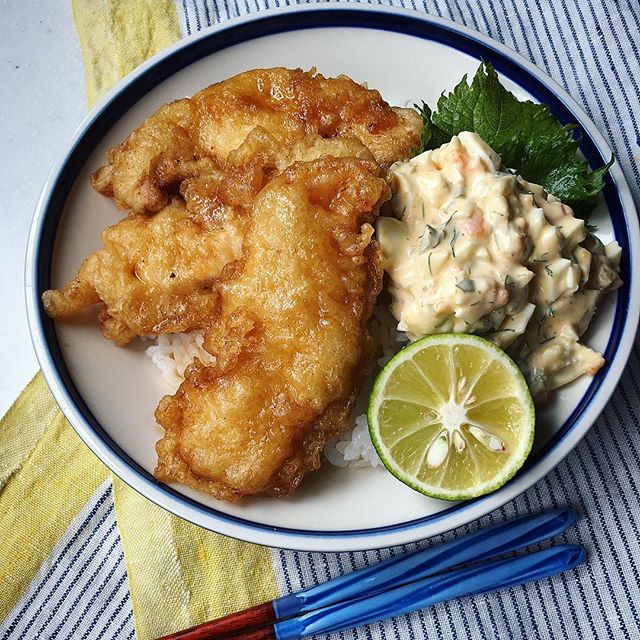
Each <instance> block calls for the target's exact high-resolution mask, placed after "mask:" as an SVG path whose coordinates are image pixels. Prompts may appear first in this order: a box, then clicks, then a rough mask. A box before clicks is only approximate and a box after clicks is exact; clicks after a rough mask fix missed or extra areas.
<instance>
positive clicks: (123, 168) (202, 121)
mask: <svg viewBox="0 0 640 640" xmlns="http://www.w3.org/2000/svg"><path fill="white" fill-rule="evenodd" d="M256 127H262V128H263V129H264V130H265V131H267V132H268V133H269V134H270V135H271V136H272V137H273V138H274V139H275V140H276V141H278V142H279V143H282V144H284V145H291V144H292V143H293V142H295V141H297V140H301V139H302V138H304V136H306V135H308V134H315V135H319V136H320V137H322V138H335V137H348V138H356V139H358V140H360V141H361V142H363V143H364V144H365V145H366V146H367V147H368V148H369V150H370V151H371V153H372V154H373V156H374V157H375V159H376V161H377V162H379V163H381V164H390V163H392V162H394V161H396V160H404V159H407V158H408V157H409V155H410V152H411V150H412V149H413V148H415V147H417V146H418V144H419V141H420V132H421V128H422V121H421V118H420V117H419V115H418V114H417V113H416V112H415V111H414V110H413V109H400V108H391V107H390V106H389V105H388V104H387V103H386V102H385V101H384V100H383V99H382V98H381V97H380V94H379V93H378V91H374V90H370V89H366V88H365V87H363V86H362V85H359V84H357V83H356V82H354V81H353V80H351V79H349V78H347V77H346V76H340V77H338V78H324V77H323V76H321V75H320V74H316V73H315V72H314V71H310V72H303V71H302V70H300V69H297V70H291V69H284V68H275V69H257V70H254V71H246V72H244V73H241V74H239V75H237V76H235V77H233V78H230V79H228V80H225V81H223V82H219V83H216V84H213V85H211V86H209V87H207V88H206V89H203V90H202V91H200V92H198V93H196V94H195V95H194V96H193V97H192V98H185V99H182V100H177V101H176V102H172V103H169V104H166V105H164V106H163V107H161V108H160V109H159V110H158V111H157V112H156V113H154V114H153V115H152V116H150V117H149V118H147V119H146V120H145V121H144V122H143V123H142V125H140V127H138V129H136V130H135V131H133V133H131V135H130V136H129V137H128V138H127V139H126V140H125V141H124V142H123V143H122V144H120V145H119V146H117V147H114V148H112V149H110V150H109V152H108V154H107V160H108V164H107V165H106V166H104V167H101V168H100V169H98V170H97V171H96V172H95V173H94V175H93V177H92V181H93V185H94V187H95V188H96V189H97V190H98V191H99V192H100V193H103V194H104V195H108V196H114V197H115V200H116V203H117V204H118V206H119V207H121V208H125V209H128V208H130V209H132V210H134V211H137V212H151V213H153V212H157V211H159V210H161V209H162V208H163V207H164V206H165V205H166V204H167V202H168V201H169V198H170V196H171V193H172V192H173V191H176V190H177V186H178V185H179V183H180V181H181V180H182V179H184V178H185V177H190V176H193V175H196V174H197V175H202V174H203V172H204V171H205V170H208V169H210V168H211V166H212V164H213V163H214V162H215V161H219V160H225V159H226V158H227V157H228V156H229V154H230V153H231V152H232V151H233V150H235V149H237V148H238V147H240V145H241V144H242V143H243V142H244V141H245V139H246V138H247V136H248V135H249V134H250V133H251V132H252V131H253V130H254V129H255V128H256Z"/></svg>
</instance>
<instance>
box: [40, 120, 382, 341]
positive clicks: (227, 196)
mask: <svg viewBox="0 0 640 640" xmlns="http://www.w3.org/2000/svg"><path fill="white" fill-rule="evenodd" d="M326 154H329V155H332V156H336V157H339V156H347V157H351V156H353V157H361V158H363V159H365V160H367V159H372V156H371V154H370V153H369V151H368V150H367V148H366V147H365V146H364V145H363V144H362V143H361V142H360V141H358V140H356V139H348V138H345V139H332V140H323V139H322V138H319V137H317V136H307V137H305V138H303V139H302V140H300V141H298V142H296V143H295V144H294V145H292V146H291V147H284V146H282V145H279V144H278V143H276V141H275V140H274V139H273V138H272V136H270V135H269V134H268V133H267V132H266V131H265V130H263V129H260V128H256V129H254V131H253V132H252V133H251V134H250V135H249V136H248V137H247V139H246V141H245V142H244V143H243V144H242V145H241V147H240V148H239V149H237V150H235V151H233V152H232V153H231V154H230V155H229V158H228V159H227V162H225V163H220V164H216V165H213V164H212V165H210V166H208V167H201V169H202V172H203V173H202V175H198V174H197V172H196V171H193V176H192V177H189V178H186V179H183V180H182V182H181V184H180V194H178V195H176V196H172V200H171V202H170V203H169V204H168V205H166V206H165V207H164V208H163V209H162V210H161V211H160V212H159V213H157V214H156V215H155V216H148V215H145V214H140V213H131V214H130V215H129V216H128V217H126V218H124V219H123V220H121V221H120V222H118V223H117V224H115V225H113V226H111V227H108V228H107V229H105V230H104V232H103V234H102V240H103V242H104V245H105V246H104V248H103V249H100V250H99V251H97V252H95V253H93V254H91V255H90V256H89V257H88V258H87V259H86V260H85V261H84V263H83V264H82V266H81V267H80V270H79V272H78V275H77V276H76V278H75V279H74V280H71V281H70V282H68V283H67V284H66V285H65V287H64V288H63V289H62V290H52V291H46V292H45V293H44V294H43V297H42V298H43V303H44V306H45V309H46V311H47V313H48V314H49V315H50V316H51V317H53V318H56V319H62V320H63V319H65V318H70V317H72V316H74V315H76V314H78V313H80V312H81V311H83V310H84V309H86V308H87V307H89V306H91V305H94V304H96V303H98V302H102V303H104V308H103V309H102V310H101V312H100V315H99V321H100V326H101V329H102V333H103V334H104V336H105V337H106V338H108V339H110V340H113V341H114V342H115V343H116V344H118V345H124V344H127V343H128V342H129V341H130V340H132V339H133V338H134V337H135V336H148V335H152V334H155V335H158V334H162V333H178V332H185V331H192V330H194V329H205V330H207V329H209V328H210V327H211V326H213V325H214V324H215V322H216V318H217V316H218V299H219V294H218V291H217V286H218V284H217V283H218V281H219V280H220V279H221V278H222V277H223V274H224V270H225V268H227V267H229V268H231V265H232V264H233V263H234V262H235V261H237V260H239V259H240V258H241V257H242V243H243V239H244V230H245V227H246V224H247V221H248V219H249V217H250V215H251V208H252V206H253V199H254V197H255V196H256V194H257V193H258V192H259V191H260V189H262V187H263V186H264V185H265V184H266V182H268V180H269V179H271V178H272V177H273V176H274V175H277V173H278V172H280V171H281V170H282V169H284V168H285V167H287V166H289V165H290V164H291V163H293V162H295V161H298V160H302V161H308V160H312V159H315V158H318V157H321V156H323V155H326Z"/></svg>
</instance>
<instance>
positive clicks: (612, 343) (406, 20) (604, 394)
mask: <svg viewBox="0 0 640 640" xmlns="http://www.w3.org/2000/svg"><path fill="white" fill-rule="evenodd" d="M325 27H352V28H353V27H356V28H362V29H377V30H385V31H392V32H396V33H400V34H404V35H408V36H413V37H418V38H422V39H427V40H433V41H437V42H439V43H442V44H444V45H447V46H450V47H452V48H455V49H457V50H459V51H463V52H464V53H466V54H468V55H470V56H472V57H474V58H476V59H478V60H480V59H484V60H488V61H490V62H491V63H492V64H493V65H494V66H495V68H496V69H497V70H498V71H499V72H500V73H501V74H502V75H504V76H506V77H508V78H510V79H511V80H512V81H514V82H515V83H516V84H518V85H519V86H521V87H522V88H523V89H525V90H526V91H527V92H528V93H530V94H531V95H533V96H534V97H535V98H536V99H537V100H539V101H540V102H544V103H545V104H547V105H549V106H550V108H551V110H552V112H553V113H554V115H555V116H556V117H557V118H558V119H559V120H560V121H561V122H563V123H567V122H575V123H578V124H579V125H580V128H581V130H582V132H583V139H582V142H581V146H580V148H581V151H582V152H583V153H584V155H585V157H586V158H587V160H588V161H589V162H590V164H591V166H600V165H602V164H604V163H605V162H606V161H607V160H608V159H609V154H610V151H609V149H608V147H607V145H606V143H605V141H604V139H603V138H602V136H600V134H599V133H598V132H597V131H596V130H595V129H594V127H593V125H592V124H591V123H590V122H589V120H588V118H587V116H586V115H585V114H584V113H583V112H582V111H581V110H580V108H579V107H578V106H577V105H576V104H575V103H574V102H573V100H572V99H571V98H570V97H569V95H568V94H567V93H566V92H565V91H564V90H562V89H561V88H560V87H558V86H557V85H556V84H555V83H554V82H553V81H551V80H550V79H548V78H547V77H546V76H544V75H543V74H542V73H541V72H540V71H539V70H537V69H536V68H535V67H533V65H531V64H530V63H528V62H527V61H526V60H524V59H523V58H521V57H520V56H518V55H517V54H515V53H513V52H512V51H510V50H509V49H507V48H506V47H505V46H503V45H500V44H498V43H496V42H494V41H492V40H490V39H489V38H487V37H485V36H482V35H480V34H477V33H475V32H473V31H471V30H469V29H467V28H464V27H460V26H458V25H456V24H454V23H452V22H449V21H446V20H443V19H440V18H434V17H431V16H428V15H426V14H422V13H418V12H414V11H407V10H399V9H390V8H375V9H374V8H371V7H354V6H342V5H336V4H328V5H323V6H320V7H318V6H315V7H314V6H308V7H296V8H286V9H280V10H271V11H268V12H264V13H261V14H260V15H259V16H257V17H245V18H239V19H236V20H233V21H231V22H229V23H226V24H224V25H223V26H219V27H212V28H211V29H208V30H206V31H203V32H201V33H199V34H196V35H194V36H191V37H190V38H187V39H185V40H183V41H181V42H179V43H177V44H176V45H174V46H173V47H171V48H169V49H168V50H167V51H166V52H164V53H162V54H159V55H158V56H155V57H154V58H152V59H150V60H149V61H147V62H146V63H145V64H144V65H142V66H141V67H140V68H138V69H137V70H136V71H134V72H133V73H132V74H130V76H128V77H127V78H125V79H124V80H123V81H122V82H121V83H119V84H118V85H117V86H116V87H115V88H114V89H113V90H112V91H111V92H110V93H109V94H108V95H107V96H106V97H105V98H104V99H103V100H102V102H101V103H100V104H99V105H97V106H96V107H95V108H94V109H93V111H92V112H91V113H90V114H89V116H88V117H87V118H86V120H85V121H84V123H83V124H82V125H81V127H80V129H79V130H78V132H77V134H76V136H75V139H74V142H73V144H72V146H71V149H70V151H69V153H68V155H67V157H66V158H65V159H64V160H63V162H62V163H61V164H60V165H59V167H57V168H56V169H55V170H54V171H53V172H52V174H51V177H50V178H49V180H48V182H47V184H46V185H45V187H44V190H43V192H42V195H41V198H40V201H39V203H38V206H37V209H36V213H35V216H34V221H33V224H32V228H31V232H30V239H29V245H28V249H27V263H26V289H27V291H26V297H27V308H28V315H29V325H30V330H31V334H32V339H33V342H34V346H35V349H36V353H37V356H38V360H39V362H40V366H41V368H42V371H43V373H44V376H45V378H46V380H47V383H48V384H49V386H50V388H51V390H52V392H53V395H54V397H55V398H56V400H57V402H58V404H59V405H60V407H61V408H62V410H63V412H64V413H65V415H66V416H67V418H68V419H69V421H70V422H71V424H72V426H73V427H74V429H76V431H77V432H78V434H79V435H80V437H81V438H82V439H83V440H84V441H85V443H86V444H87V445H88V446H89V447H90V448H91V449H92V450H93V451H94V453H96V455H98V457H100V458H101V459H102V461H103V462H105V464H107V466H109V467H110V468H111V469H112V470H113V471H114V472H115V473H116V474H117V475H119V476H120V477H121V478H122V479H123V480H124V481H125V482H127V483H128V484H130V485H131V486H132V487H133V488H134V489H136V490H138V491H140V492H141V493H143V494H144V495H145V496H147V497H148V498H150V499H151V500H153V501H154V502H156V503H157V504H159V505H160V506H162V507H164V508H166V509H168V510H169V511H172V512H173V513H176V514H177V515H179V516H181V517H184V518H186V519H188V520H191V521H192V522H195V523H197V524H200V525H202V526H205V527H207V528H210V529H213V530H216V531H219V532H221V533H225V534H228V535H231V536H234V537H237V538H241V539H245V540H249V541H253V542H258V543H261V544H267V545H272V546H280V547H289V548H295V549H305V550H332V551H346V550H356V549H363V548H373V547H382V546H388V545H392V544H400V543H406V542H410V541H413V540H417V539H419V538H422V537H425V536H428V535H433V534H435V533H440V532H442V531H445V530H447V529H451V528H453V527H455V526H460V525H462V524H465V523H466V522H469V521H471V520H472V519H475V518H477V517H480V516H482V515H484V514H485V513H488V512H489V511H492V510H493V509H495V508H497V507H499V506H501V505H502V504H504V503H505V502H507V501H508V500H510V499H512V498H514V497H515V496H516V495H518V494H519V493H521V492H522V491H524V490H525V489H526V488H528V487H529V486H531V485H532V484H533V483H534V482H535V481H537V480H538V479H539V478H541V477H542V476H543V475H544V474H545V473H546V472H548V471H549V470H550V469H551V468H553V466H555V464H557V463H558V462H559V461H560V460H561V459H562V458H563V457H564V456H565V455H566V454H567V453H568V452H569V451H570V450H571V449H572V448H573V446H575V444H576V443H577V442H578V441H579V439H580V438H581V437H582V436H583V435H584V433H585V432H586V431H587V429H588V428H589V426H590V425H591V424H592V423H593V421H594V420H595V418H596V417H597V415H598V414H599V412H600V411H601V410H602V409H603V408H604V405H605V403H606V401H607V400H608V398H609V396H610V395H611V393H612V391H613V389H614V388H615V385H616V383H617V380H618V379H619V377H620V374H621V372H622V368H623V366H624V364H625V362H626V359H627V357H628V355H629V353H630V349H631V345H632V341H633V337H634V335H635V330H636V326H637V321H638V315H639V308H638V307H639V303H638V300H637V299H632V297H631V295H630V292H631V291H632V289H633V282H632V276H633V273H632V272H633V269H632V268H631V265H633V264H634V263H635V260H636V257H635V253H634V252H633V251H632V245H634V244H636V243H638V242H639V240H638V238H639V237H640V236H639V234H638V225H637V221H636V219H635V211H634V208H633V202H632V199H631V196H630V194H629V190H628V187H627V185H626V182H625V180H624V177H623V175H622V173H621V171H620V169H619V167H618V166H617V165H614V167H612V170H611V172H610V174H609V175H608V177H607V178H606V187H605V191H604V196H605V199H606V202H607V205H608V207H609V211H610V214H611V217H612V224H613V229H614V234H615V237H616V239H617V240H618V241H619V242H620V244H621V245H622V246H623V247H624V249H625V251H624V252H623V260H622V264H621V271H622V278H623V280H624V285H623V287H622V288H621V289H620V290H619V291H618V296H617V301H616V310H615V318H614V322H613V327H612V331H611V335H610V337H609V341H608V344H607V347H606V349H605V353H604V355H605V358H606V359H607V361H608V362H609V363H610V365H609V366H608V367H607V368H605V369H604V371H601V372H599V373H598V374H597V375H596V376H595V377H594V378H593V380H592V382H591V383H590V385H589V387H588V389H587V390H586V392H585V394H584V396H583V397H582V399H581V401H580V402H579V404H578V406H577V407H576V409H575V410H574V411H573V413H572V414H571V415H570V416H569V418H568V419H567V420H566V421H565V422H564V424H563V425H562V427H561V428H560V429H559V430H558V431H557V432H556V433H555V434H554V436H553V437H552V438H551V439H550V440H549V441H548V442H547V443H546V444H545V445H544V446H543V447H542V448H541V449H540V450H539V451H537V452H536V454H534V455H532V456H531V457H530V458H529V460H528V461H527V463H526V464H525V466H524V467H523V469H522V470H521V471H520V472H519V473H518V474H517V476H516V477H515V478H514V479H513V480H512V481H511V482H510V483H509V484H507V485H506V486H505V487H503V488H502V489H500V490H499V491H498V492H496V493H494V494H490V495H488V496H483V497H480V498H477V499H475V500H471V501H468V502H465V503H462V504H456V505H453V506H451V507H449V508H447V509H445V510H443V511H440V512H438V513H436V514H432V515H429V516H425V517H423V518H418V519H415V520H411V521H406V522H402V523H398V524H395V525H389V526H384V527H377V528H372V529H358V530H349V531H317V530H313V531H308V530H302V529H289V528H285V527H274V526H270V525H264V524H261V523H257V522H252V521H249V520H246V519H243V518H239V517H236V516H233V515H229V514H226V513H223V512H221V511H219V510H217V509H215V508H213V507H209V506H206V505H203V504H201V503H199V502H197V501H195V500H193V499H191V498H188V497H186V496H185V495H183V494H181V493H180V492H178V491H176V490H174V489H173V488H172V487H169V486H167V485H164V484H162V483H160V482H158V481H157V480H156V479H155V478H154V477H153V476H152V475H151V474H150V473H149V472H147V471H146V470H145V469H143V468H142V467H141V466H140V465H139V464H138V463H136V462H135V461H134V460H133V459H131V458H130V457H129V456H128V455H127V454H126V453H125V452H124V451H123V450H122V449H120V448H119V447H118V445H117V444H116V443H115V442H114V441H113V440H112V439H111V438H110V436H109V435H108V433H106V432H105V430H104V429H103V428H102V426H101V425H100V424H99V422H98V421H97V420H96V418H95V417H94V416H93V415H92V413H91V411H90V410H89V408H88V407H87V405H86V404H85V402H84V400H83V398H82V397H81V395H80V393H79V392H78V390H77V388H76V386H75V385H74V382H73V380H72V378H71V376H70V374H69V371H68V370H67V367H66V365H65V362H64V359H63V357H62V353H61V350H60V345H59V343H58V339H57V336H56V332H55V327H54V323H53V322H52V321H51V319H49V318H48V317H47V316H46V314H45V313H44V311H43V309H42V307H41V305H40V295H41V293H42V292H43V291H44V290H46V289H48V288H50V271H51V264H52V258H53V249H54V241H55V236H56V230H57V227H58V224H59V221H60V218H61V215H62V213H63V210H64V206H65V202H66V200H67V197H68V195H69V193H70V190H71V188H72V186H73V183H74V180H75V178H76V176H77V174H78V172H79V171H80V169H81V168H82V166H83V164H84V163H85V161H86V160H87V158H88V156H89V154H90V153H91V152H92V151H93V149H94V148H95V145H96V144H97V142H98V141H99V140H100V139H101V138H102V137H103V136H104V135H105V134H106V133H107V131H108V130H109V129H110V127H111V126H112V125H113V124H114V123H115V122H116V121H117V120H118V119H119V118H120V117H121V116H122V115H123V114H124V113H125V112H126V111H127V110H128V109H129V108H130V107H131V105H132V104H134V103H135V102H136V101H137V100H138V99H139V98H140V97H142V96H143V95H145V94H146V93H147V92H148V91H150V90H151V89H152V88H153V87H155V86H156V85H158V84H159V83H161V82H162V81H163V80H165V79H166V78H168V77H169V76H171V75H173V74H175V73H176V72H178V71H180V70H181V69H183V68H185V67H186V66H188V65H189V64H191V63H193V62H196V61H197V60H199V59H201V58H203V57H204V56H207V55H210V54H212V53H215V52H217V51H221V50H223V49H226V48H227V47H230V46H232V45H235V44H238V43H242V42H246V41H249V40H252V39H256V38H261V37H264V36H267V35H271V34H276V33H282V32H285V31H292V30H300V29H311V28H325ZM625 212H626V216H625ZM614 354H616V355H617V358H616V360H615V361H612V356H613V355H614ZM587 410H588V412H589V415H587ZM543 463H545V464H544V465H543ZM445 520H447V521H446V522H444V521H445Z"/></svg>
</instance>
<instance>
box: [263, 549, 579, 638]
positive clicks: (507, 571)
mask: <svg viewBox="0 0 640 640" xmlns="http://www.w3.org/2000/svg"><path fill="white" fill-rule="evenodd" d="M585 558H586V552H585V550H584V549H583V548H582V547H580V546H578V545H562V546H557V547H550V548H548V549H544V550H543V551H538V552H536V553H531V554H528V555H522V556H516V557H513V558H508V559H506V560H492V561H488V562H485V563H482V564H478V565H474V566H471V567H466V568H463V569H458V570H456V571H450V572H448V573H444V574H440V575H437V576H431V577H429V578H425V579H423V580H420V581H418V582H413V583H411V584H407V585H405V586H403V587H398V588H397V589H392V590H390V591H386V592H385V593H379V594H377V595H374V596H369V597H365V598H360V599H358V600H356V601H348V602H341V603H338V604H334V605H329V606H328V607H324V608H322V609H318V610H315V611H311V612H309V613H305V614H303V615H301V616H298V617H297V618H292V619H290V620H284V621H282V622H277V623H276V624H274V625H273V633H274V635H273V636H269V637H275V638H276V639H277V640H299V639H300V638H302V637H304V636H310V635H316V634H320V633H332V632H335V631H342V630H344V629H351V628H353V627H359V626H361V625H365V624H371V623H373V622H379V621H380V620H386V619H387V618H392V617H395V616H399V615H402V614H405V613H410V612H412V611H416V610H418V609H424V608H425V607H429V606H431V605H434V604H437V603H438V602H444V601H445V600H452V599H454V598H459V597H461V596H468V595H472V594H477V593H484V592H487V591H495V590H496V589H504V588H507V587H513V586H516V585H520V584H523V583H525V582H529V581H531V580H540V579H541V578H546V577H548V576H552V575H555V574H556V573H561V572H563V571H567V570H569V569H573V568H574V567H575V566H577V565H579V564H580V563H581V562H583V561H584V560H585Z"/></svg>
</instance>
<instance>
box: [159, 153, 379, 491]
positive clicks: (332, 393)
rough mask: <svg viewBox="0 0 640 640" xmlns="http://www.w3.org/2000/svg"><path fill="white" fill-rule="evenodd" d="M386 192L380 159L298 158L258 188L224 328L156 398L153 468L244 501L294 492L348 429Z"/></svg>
mask: <svg viewBox="0 0 640 640" xmlns="http://www.w3.org/2000/svg"><path fill="white" fill-rule="evenodd" d="M388 197H389V190H388V187H387V185H386V183H385V181H384V180H383V179H381V178H380V177H378V175H377V168H376V165H375V164H374V163H371V162H367V161H361V160H357V159H354V158H348V159H337V158H323V159H320V160H316V161H313V162H308V163H300V164H295V165H293V166H292V167H290V168H288V169H287V170H285V171H284V173H282V174H281V175H279V176H278V177H276V178H274V179H273V180H272V181H271V182H270V183H269V184H268V185H267V186H266V187H265V188H264V189H263V190H262V191H261V192H260V194H259V195H258V196H257V198H256V201H255V204H254V209H253V213H252V218H251V222H250V225H249V228H248V230H247V235H246V237H245V243H244V249H243V254H244V266H243V268H242V269H241V270H239V273H238V275H237V276H236V277H235V278H232V279H229V280H227V281H226V282H224V283H222V285H221V296H222V313H221V317H220V322H219V324H217V325H216V327H214V328H212V330H211V331H210V332H209V334H208V335H207V338H206V343H205V346H206V348H207V349H208V350H209V351H210V352H211V353H212V354H213V355H215V356H216V361H215V363H214V365H211V366H204V365H203V364H202V363H200V362H199V361H196V362H195V363H194V364H193V365H192V366H191V367H190V368H189V369H188V371H187V373H186V379H185V381H184V382H183V383H182V385H181V386H180V388H179V389H178V391H177V392H176V394H175V395H173V396H166V397H165V398H163V399H162V401H161V402H160V405H159V406H158V409H157V411H156V418H157V420H158V422H159V423H160V425H161V426H162V427H164V429H165V434H164V437H163V438H162V439H161V440H160V441H159V442H158V444H157V446H156V449H157V452H158V465H157V468H156V476H157V477H158V478H159V479H160V480H164V481H177V482H181V483H184V484H187V485H190V486H192V487H196V488H198V489H201V490H204V491H207V492H209V493H211V494H212V495H214V496H216V497H217V498H220V499H224V500H236V499H238V498H240V497H242V496H245V495H255V494H269V495H286V494H289V493H291V492H292V491H293V490H294V489H295V488H296V486H297V485H298V484H299V482H300V481H301V479H302V477H303V476H304V474H305V473H306V472H308V471H310V470H313V469H317V468H318V467H319V466H320V453H321V451H322V448H323V446H324V444H325V443H326V441H327V440H329V439H330V438H332V437H335V436H336V435H337V434H338V433H340V432H341V431H343V430H344V429H345V428H346V427H347V425H348V415H349V411H350V409H351V407H352V406H353V403H354V400H355V397H356V394H357V392H358V389H359V386H360V384H361V381H362V379H363V377H364V375H365V372H366V370H367V365H368V364H369V360H370V357H371V355H372V340H371V337H370V335H369V333H368V331H367V329H366V322H367V320H368V318H369V317H370V315H371V311H372V308H373V305H374V303H375V299H376V297H377V295H378V293H379V291H380V287H381V278H382V270H381V266H380V260H379V252H378V248H377V245H376V244H375V241H374V240H372V234H373V228H372V226H371V223H372V222H373V219H374V217H375V215H376V214H377V211H378V208H379V206H380V204H381V203H382V202H383V201H385V200H386V199H388Z"/></svg>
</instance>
